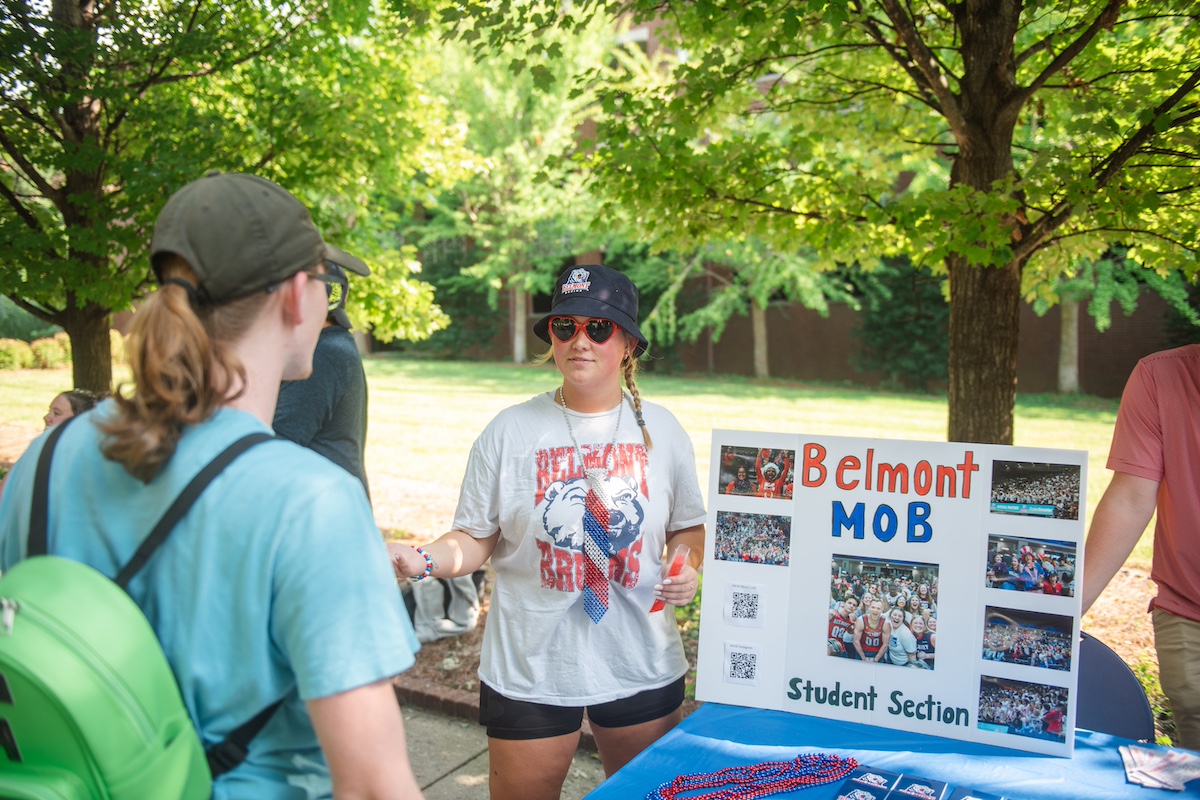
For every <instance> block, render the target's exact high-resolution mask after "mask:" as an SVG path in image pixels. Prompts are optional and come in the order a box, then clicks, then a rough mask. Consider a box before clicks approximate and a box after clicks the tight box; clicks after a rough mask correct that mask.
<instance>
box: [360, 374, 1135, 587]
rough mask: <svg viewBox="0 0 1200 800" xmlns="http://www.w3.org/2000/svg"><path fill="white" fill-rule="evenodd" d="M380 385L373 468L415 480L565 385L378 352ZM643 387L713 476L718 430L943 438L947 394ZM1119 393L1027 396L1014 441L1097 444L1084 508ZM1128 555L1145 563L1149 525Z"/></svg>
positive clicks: (452, 461) (454, 477) (450, 466)
mask: <svg viewBox="0 0 1200 800" xmlns="http://www.w3.org/2000/svg"><path fill="white" fill-rule="evenodd" d="M366 369H367V379H368V381H369V383H370V391H371V423H370V424H371V436H370V443H369V447H368V455H367V462H368V464H367V465H368V472H369V473H370V474H372V475H374V474H375V473H376V472H377V471H380V470H382V471H384V472H387V473H391V474H395V475H397V476H398V477H401V478H402V479H404V480H405V481H406V482H407V481H408V480H412V481H428V480H430V474H431V473H434V474H438V475H442V476H444V477H445V479H446V480H448V481H450V482H452V483H453V484H454V486H455V488H457V484H458V482H459V480H460V479H461V477H462V474H463V470H464V468H465V466H466V459H467V454H468V452H469V450H470V446H471V442H472V441H473V440H474V438H475V437H476V436H477V435H478V433H479V432H480V431H481V430H482V429H483V427H484V426H485V425H486V424H487V423H488V421H489V420H490V419H491V418H492V417H493V416H494V415H495V414H496V413H497V412H498V411H500V410H501V409H503V408H505V407H507V406H509V405H512V404H514V403H517V402H521V401H523V400H525V399H527V398H528V397H530V396H531V395H533V394H536V393H537V392H542V391H549V390H551V389H553V388H554V387H555V386H557V385H558V383H559V381H558V377H557V376H558V373H557V372H555V371H554V370H553V368H552V367H530V366H518V365H511V364H497V363H486V364H479V363H468V362H450V361H424V360H407V359H400V358H391V357H386V356H375V357H371V358H368V359H367V361H366ZM638 386H639V389H640V390H641V393H642V397H643V398H644V399H646V400H650V401H653V402H656V403H660V404H662V405H664V406H666V407H667V408H668V409H670V410H671V411H672V412H673V413H674V414H675V416H676V417H678V418H679V421H680V422H681V423H682V425H683V427H684V429H685V430H687V431H688V432H689V433H690V434H691V437H692V444H693V446H694V447H695V450H696V466H697V472H698V474H699V475H700V478H701V483H702V485H704V486H705V487H707V481H706V477H707V475H708V470H709V463H710V461H709V453H710V446H711V440H712V431H713V430H714V429H734V430H760V431H781V432H795V433H812V434H819V435H828V436H860V437H869V438H888V439H915V440H925V441H945V440H946V415H947V411H946V401H945V398H943V397H938V396H933V395H921V394H897V393H889V392H879V391H867V390H864V389H857V388H848V387H839V386H820V385H812V384H799V383H795V382H787V381H755V380H751V379H746V378H737V377H708V376H688V377H655V376H652V375H646V376H644V377H643V378H641V379H640V380H639V381H638ZM1117 406H1118V402H1117V401H1116V400H1102V399H1098V398H1094V397H1080V396H1074V397H1059V396H1055V395H1036V396H1026V397H1019V398H1018V402H1017V409H1016V442H1015V444H1017V445H1021V446H1029V447H1051V448H1062V449H1073V450H1087V451H1088V480H1087V508H1088V513H1089V514H1090V513H1091V511H1092V510H1093V509H1094V508H1095V504H1096V503H1097V502H1098V501H1099V499H1100V496H1101V494H1103V492H1104V489H1105V488H1106V487H1107V486H1108V481H1109V477H1110V473H1109V472H1108V470H1107V469H1106V468H1105V466H1104V462H1105V460H1106V459H1107V458H1108V447H1109V443H1110V440H1111V438H1112V429H1113V424H1114V423H1115V422H1116V414H1117ZM1130 564H1131V566H1139V567H1140V568H1142V569H1148V568H1149V564H1150V536H1149V535H1147V536H1146V537H1143V540H1142V542H1141V543H1140V544H1139V546H1138V548H1137V549H1136V550H1135V551H1134V553H1133V555H1132V557H1131V559H1130Z"/></svg>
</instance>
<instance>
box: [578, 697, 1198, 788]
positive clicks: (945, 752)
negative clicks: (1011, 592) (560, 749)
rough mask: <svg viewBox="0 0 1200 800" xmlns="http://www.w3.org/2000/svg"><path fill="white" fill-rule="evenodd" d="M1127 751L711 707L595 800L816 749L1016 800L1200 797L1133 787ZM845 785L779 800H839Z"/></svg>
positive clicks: (1086, 739) (1114, 743)
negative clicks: (1029, 746) (1035, 749)
mask: <svg viewBox="0 0 1200 800" xmlns="http://www.w3.org/2000/svg"><path fill="white" fill-rule="evenodd" d="M1121 744H1139V743H1137V742H1131V741H1129V740H1128V739H1121V738H1118V737H1115V736H1109V735H1107V734H1103V733H1096V732H1094V731H1086V730H1079V729H1076V731H1075V755H1074V757H1073V758H1062V757H1060V756H1046V755H1040V754H1037V753H1029V752H1026V751H1023V750H1010V749H1007V748H1002V747H995V746H992V745H986V744H980V743H977V742H965V741H960V740H957V739H945V738H942V737H939V736H926V735H922V734H915V733H907V732H904V731H892V730H888V729H886V728H879V727H874V726H870V725H862V724H859V723H853V722H839V721H837V720H829V719H822V718H818V717H809V716H805V715H802V714H791V713H787V712H783V711H766V710H763V709H755V708H741V707H738V706H726V705H721V704H718V703H705V704H704V705H702V706H701V707H700V708H699V709H697V710H696V711H695V712H694V713H692V714H691V715H690V716H688V717H687V718H686V719H685V720H684V721H683V722H682V723H680V724H679V726H677V727H676V728H675V729H674V730H672V731H671V732H670V733H668V734H667V735H666V736H664V737H663V738H661V739H659V740H658V741H657V742H655V743H654V745H653V746H652V747H650V748H648V749H647V750H646V751H644V752H643V753H642V754H641V755H639V756H638V757H637V758H635V759H634V760H633V761H631V762H629V763H628V764H627V765H625V767H624V768H623V769H621V770H620V771H619V772H617V773H616V774H615V775H613V776H612V777H611V778H609V779H608V780H606V781H605V782H604V783H602V784H601V785H600V786H599V787H597V788H596V790H595V791H593V792H592V793H591V794H589V795H588V796H587V800H642V799H643V798H645V797H646V795H647V794H649V793H650V792H652V791H653V790H654V789H655V788H657V787H658V786H659V785H660V784H662V783H664V782H665V781H669V780H671V779H672V778H674V777H675V776H676V775H679V774H689V773H697V772H713V771H715V770H719V769H723V768H725V767H730V766H740V765H744V764H757V763H759V762H762V761H784V760H789V759H793V758H795V757H796V756H797V755H799V754H800V753H802V752H813V751H823V752H831V753H834V754H836V755H839V756H842V757H847V756H853V757H854V758H857V759H858V760H859V762H861V763H862V764H865V765H868V766H871V767H876V768H878V769H884V770H890V771H892V772H903V773H907V774H910V775H920V776H922V777H925V778H931V779H934V780H940V781H945V782H947V783H949V784H951V786H952V787H953V786H965V787H970V788H972V789H975V790H978V791H983V792H990V793H992V794H997V795H1003V796H1004V797H1005V798H1008V800H1080V799H1081V798H1087V799H1088V800H1150V799H1151V798H1153V799H1154V800H1173V798H1178V797H1188V798H1192V797H1196V798H1200V781H1192V782H1191V783H1189V784H1188V785H1187V787H1186V788H1185V790H1184V791H1183V792H1170V791H1164V790H1162V789H1146V788H1144V787H1142V786H1139V785H1137V784H1133V783H1129V782H1128V781H1126V780H1125V769H1124V766H1123V765H1122V763H1121V754H1120V753H1119V752H1118V751H1117V747H1118V745H1121ZM1141 746H1143V747H1153V746H1154V745H1141ZM1164 749H1165V748H1164ZM841 784H842V781H838V782H836V783H832V784H829V785H827V786H816V787H813V788H810V789H806V790H802V791H796V792H790V793H788V794H779V795H773V796H772V797H778V798H782V799H783V800H801V799H802V800H833V798H835V797H836V796H837V789H838V788H839V787H840V786H841ZM947 794H949V792H947Z"/></svg>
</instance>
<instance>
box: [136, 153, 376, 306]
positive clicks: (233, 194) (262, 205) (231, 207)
mask: <svg viewBox="0 0 1200 800" xmlns="http://www.w3.org/2000/svg"><path fill="white" fill-rule="evenodd" d="M170 253H175V254H177V255H179V256H181V257H182V258H183V259H184V260H185V261H187V262H188V264H189V265H191V267H192V270H193V271H194V272H195V273H196V277H197V279H198V280H199V284H200V285H199V286H198V287H197V289H196V295H197V297H198V299H199V300H200V301H201V302H206V303H213V304H219V303H226V302H229V301H230V300H237V299H238V298H241V297H246V296H248V295H251V294H254V293H255V292H259V291H262V290H264V289H266V288H267V287H268V286H270V285H271V284H274V283H278V282H279V281H282V280H285V279H287V278H290V277H291V276H292V275H295V274H296V273H297V272H300V271H301V270H305V269H311V268H312V267H315V266H316V265H317V264H319V263H320V262H321V261H325V260H328V261H332V262H334V263H335V264H339V265H341V266H342V267H343V268H345V269H349V270H350V271H352V272H357V273H359V274H360V275H365V274H367V273H368V272H369V271H370V270H368V269H367V265H366V264H365V263H363V262H362V261H361V260H360V259H358V258H355V257H354V256H352V255H350V254H349V253H347V252H345V251H344V250H340V249H338V248H336V247H333V246H332V245H328V244H326V243H325V240H324V239H323V238H321V233H320V231H318V230H317V226H316V225H315V224H313V221H312V215H311V214H309V212H308V209H307V208H305V207H304V204H303V203H301V202H300V201H299V200H297V199H296V198H295V197H294V196H293V195H292V194H291V193H290V192H288V191H287V190H286V189H284V188H283V187H281V186H279V185H278V184H275V183H272V182H271V181H269V180H267V179H265V178H260V177H258V176H257V175H245V174H238V173H227V174H222V173H215V174H209V175H206V176H205V177H203V178H200V179H198V180H195V181H192V182H191V183H189V184H187V185H186V186H184V187H183V188H182V189H180V190H179V191H177V192H175V194H173V195H171V198H170V199H169V200H167V204H166V205H165V206H163V210H162V212H161V213H159V215H158V221H157V222H156V223H155V225H154V234H153V236H152V237H151V239H150V265H151V266H152V267H153V269H154V275H155V278H157V279H158V280H159V282H160V283H161V281H162V273H161V269H162V263H163V259H164V257H165V256H166V255H167V254H170Z"/></svg>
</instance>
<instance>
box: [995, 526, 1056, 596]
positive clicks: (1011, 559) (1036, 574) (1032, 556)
mask: <svg viewBox="0 0 1200 800" xmlns="http://www.w3.org/2000/svg"><path fill="white" fill-rule="evenodd" d="M984 586H986V587H987V588H989V589H1003V590H1005V591H1011V592H1030V593H1032V594H1046V595H1055V596H1061V597H1074V596H1075V544H1074V543H1073V542H1061V541H1056V540H1052V539H1030V538H1028V537H1024V536H1008V535H1003V536H1001V535H994V534H993V535H991V536H989V537H988V552H987V563H986V565H985V567H984Z"/></svg>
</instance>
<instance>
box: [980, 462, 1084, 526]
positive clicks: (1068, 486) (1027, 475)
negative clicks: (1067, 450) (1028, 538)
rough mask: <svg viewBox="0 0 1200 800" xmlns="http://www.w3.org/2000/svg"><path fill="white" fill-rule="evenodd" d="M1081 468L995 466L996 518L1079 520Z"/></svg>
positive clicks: (993, 505)
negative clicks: (1006, 516) (1013, 516)
mask: <svg viewBox="0 0 1200 800" xmlns="http://www.w3.org/2000/svg"><path fill="white" fill-rule="evenodd" d="M1079 475H1080V468H1079V465H1078V464H1042V463H1035V462H1032V461H993V462H992V498H991V500H992V502H991V511H992V513H993V514H1015V515H1017V516H1022V517H1043V518H1046V519H1079V482H1080V480H1079Z"/></svg>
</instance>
